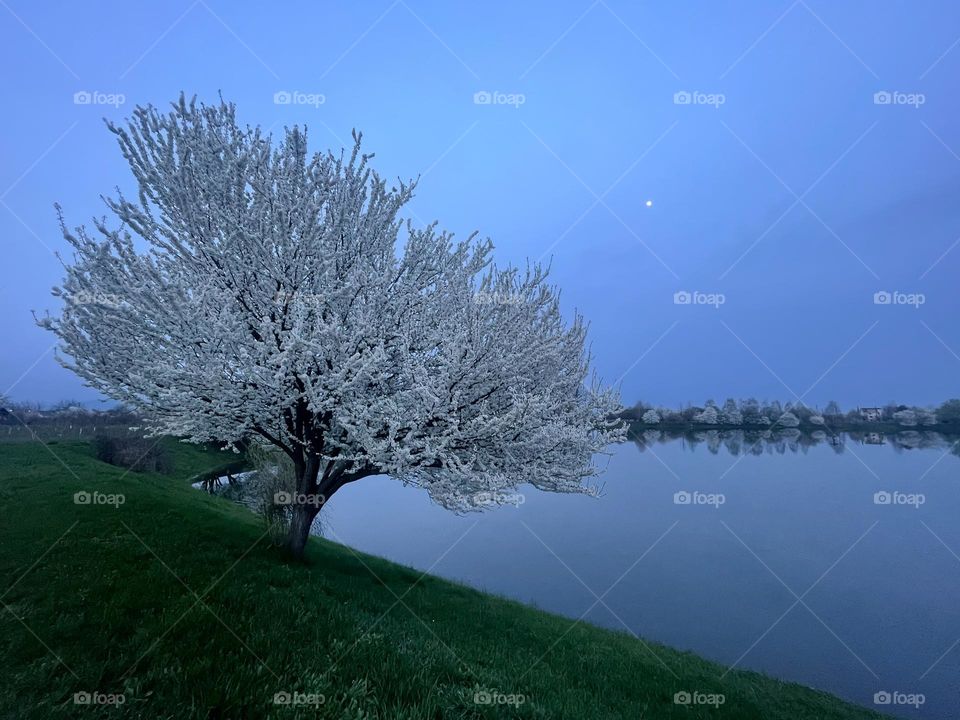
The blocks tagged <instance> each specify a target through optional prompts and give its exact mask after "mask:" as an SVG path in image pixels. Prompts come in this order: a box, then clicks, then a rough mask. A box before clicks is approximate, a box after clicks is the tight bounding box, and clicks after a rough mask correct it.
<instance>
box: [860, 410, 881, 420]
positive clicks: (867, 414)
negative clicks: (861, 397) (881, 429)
mask: <svg viewBox="0 0 960 720" xmlns="http://www.w3.org/2000/svg"><path fill="white" fill-rule="evenodd" d="M857 410H858V411H859V413H860V418H861V419H862V420H866V421H867V422H879V421H880V420H883V408H878V407H866V408H857Z"/></svg>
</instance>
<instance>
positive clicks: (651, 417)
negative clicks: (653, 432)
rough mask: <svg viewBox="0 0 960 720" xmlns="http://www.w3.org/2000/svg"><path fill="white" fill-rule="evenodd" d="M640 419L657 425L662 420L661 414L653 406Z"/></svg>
mask: <svg viewBox="0 0 960 720" xmlns="http://www.w3.org/2000/svg"><path fill="white" fill-rule="evenodd" d="M640 419H641V420H642V421H643V422H645V423H648V424H650V425H655V424H657V423H658V422H660V414H659V413H658V412H657V411H656V410H654V409H653V408H650V409H649V410H647V411H646V412H645V413H644V414H643V416H642V417H641V418H640Z"/></svg>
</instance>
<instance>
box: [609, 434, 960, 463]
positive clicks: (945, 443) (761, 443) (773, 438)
mask: <svg viewBox="0 0 960 720" xmlns="http://www.w3.org/2000/svg"><path fill="white" fill-rule="evenodd" d="M627 437H628V440H629V441H630V442H632V443H633V444H634V445H636V447H637V448H638V449H639V450H640V451H641V452H644V451H646V450H647V449H648V448H650V449H652V448H653V447H654V446H656V445H665V444H666V443H673V442H677V441H680V445H681V446H682V447H683V449H684V450H688V451H690V452H694V451H695V450H697V448H699V447H701V446H702V447H704V448H706V450H707V452H710V453H712V454H714V455H716V454H719V453H720V451H721V450H725V451H726V452H727V453H729V454H730V455H785V454H786V453H788V452H791V453H806V452H807V451H808V450H809V449H810V448H812V447H814V446H816V445H827V446H829V447H830V448H831V449H832V450H833V451H834V452H835V453H837V454H838V455H840V454H843V452H844V450H845V449H846V447H847V445H848V444H853V445H889V446H891V447H892V448H893V449H894V450H895V451H897V452H902V451H905V450H921V449H923V450H930V449H933V450H936V449H939V450H941V451H944V452H951V453H952V454H954V455H957V456H958V457H960V435H949V434H944V433H939V432H932V431H929V430H903V431H901V432H896V433H881V432H829V431H825V430H814V431H813V432H803V431H801V430H799V429H797V428H780V429H777V430H760V429H758V430H684V429H680V428H670V429H663V430H659V429H652V428H648V429H646V430H636V431H633V430H631V432H630V433H629V435H628V436H627Z"/></svg>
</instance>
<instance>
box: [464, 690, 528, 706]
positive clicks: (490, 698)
mask: <svg viewBox="0 0 960 720" xmlns="http://www.w3.org/2000/svg"><path fill="white" fill-rule="evenodd" d="M526 701H527V696H526V695H523V694H521V693H502V692H498V691H497V690H485V689H481V690H477V691H476V692H475V693H474V694H473V702H474V704H476V705H512V706H514V707H516V706H519V705H523V704H524V703H525V702H526Z"/></svg>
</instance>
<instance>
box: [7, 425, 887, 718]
mask: <svg viewBox="0 0 960 720" xmlns="http://www.w3.org/2000/svg"><path fill="white" fill-rule="evenodd" d="M172 448H173V451H174V453H175V456H176V468H175V472H174V475H172V476H166V477H164V476H157V475H136V474H124V472H123V471H122V470H121V469H119V468H116V467H113V466H109V465H105V464H103V463H100V462H98V461H97V460H96V459H94V457H93V455H92V453H91V449H90V447H89V446H88V445H86V444H84V443H80V442H69V443H55V444H51V445H50V446H49V450H50V451H52V453H55V454H56V456H57V457H54V456H53V455H52V454H51V453H50V452H48V451H47V450H45V449H44V448H43V447H42V446H41V445H40V444H38V443H35V442H33V443H8V444H3V445H2V446H0V504H2V505H0V506H2V508H3V513H2V516H0V583H2V584H0V599H2V603H3V605H2V606H0V655H2V659H0V718H59V717H71V718H73V717H104V718H107V717H109V718H119V717H124V718H178V719H181V718H192V717H198V718H204V717H213V718H259V717H276V718H299V717H310V718H338V719H339V718H354V719H357V720H359V719H360V718H384V719H390V720H393V719H401V720H402V719H404V718H493V717H511V718H513V717H516V718H550V719H553V718H571V719H576V720H583V719H585V718H624V719H627V718H629V720H638V719H639V718H657V719H659V718H736V719H737V720H745V719H749V718H766V719H769V718H774V719H776V718H783V719H784V720H786V719H789V720H798V719H799V718H868V717H874V718H875V717H879V716H878V715H877V714H875V713H872V712H870V711H867V710H864V709H862V708H858V707H855V706H852V705H849V704H846V703H844V702H842V701H840V700H838V699H837V698H834V697H832V696H830V695H827V694H825V693H821V692H817V691H814V690H810V689H808V688H804V687H801V686H799V685H794V684H789V683H782V682H778V681H776V680H772V679H770V678H767V677H764V676H761V675H758V674H756V673H750V672H739V671H735V672H731V673H730V674H728V675H726V676H725V677H724V678H723V679H721V678H720V676H721V675H722V674H723V672H724V668H722V667H721V666H719V665H716V664H714V663H710V662H707V661H705V660H703V659H701V658H698V657H697V656H695V655H692V654H689V653H681V652H677V651H675V650H671V649H669V648H665V647H662V646H659V645H654V644H651V645H649V646H645V645H644V644H642V643H641V642H639V641H637V640H636V639H634V638H632V637H630V636H629V635H626V634H622V633H615V632H611V631H608V630H603V629H600V628H596V627H592V626H589V625H586V624H579V625H576V626H574V627H573V629H570V628H571V623H572V621H570V620H569V619H565V618H562V617H558V616H555V615H551V614H548V613H544V612H540V611H538V610H535V609H532V608H529V607H526V606H524V605H521V604H518V603H515V602H512V601H508V600H505V599H502V598H498V597H494V596H491V595H486V594H483V593H480V592H477V591H475V590H472V589H469V588H467V587H464V586H461V585H457V584H454V583H450V582H447V581H444V580H441V579H439V578H435V577H431V576H425V577H422V578H421V576H420V573H418V572H416V571H414V570H411V569H408V568H405V567H401V566H398V565H395V564H393V563H389V562H386V561H384V560H381V559H377V558H374V557H370V556H366V555H360V554H356V553H355V552H354V551H352V550H351V549H349V548H346V547H343V546H340V545H337V544H334V543H331V542H328V541H324V540H320V539H313V540H312V541H311V544H310V547H309V549H308V557H309V562H308V563H307V564H305V565H298V564H291V563H287V562H285V561H284V560H283V559H282V557H281V555H280V553H279V551H278V550H276V549H275V548H273V547H271V546H270V545H269V543H268V541H267V539H266V538H265V536H264V530H265V529H264V527H263V525H262V521H260V520H259V519H258V518H257V517H256V516H254V515H253V514H252V513H250V512H248V511H247V510H245V509H243V508H240V507H238V506H235V505H232V504H230V503H229V502H227V501H225V500H223V499H220V498H216V497H211V496H208V495H205V494H203V493H201V492H198V491H196V490H193V489H191V488H190V487H189V484H188V483H187V482H186V480H187V479H188V478H189V477H192V476H195V475H197V474H198V473H203V472H204V471H209V470H211V469H213V468H216V467H219V466H223V465H225V464H227V463H229V462H231V461H232V460H234V459H235V457H234V456H225V455H219V454H216V453H213V452H210V451H205V450H203V449H200V448H195V447H191V446H184V445H172ZM61 460H62V462H61ZM94 490H96V491H98V492H101V493H104V494H122V495H123V496H124V502H123V504H122V505H120V506H119V507H112V506H107V505H76V504H74V501H73V496H74V493H76V492H78V491H88V492H92V491H94ZM398 598H401V600H398ZM648 648H652V650H653V652H655V653H656V655H657V656H659V657H660V658H661V659H662V663H661V662H660V661H659V660H657V659H656V658H655V657H654V655H653V654H652V653H651V650H650V649H648ZM684 690H686V691H699V692H703V693H722V694H723V695H724V696H725V702H724V704H723V705H721V706H720V707H719V708H716V709H714V708H712V707H709V706H683V705H677V704H674V702H673V698H674V693H676V692H678V691H684ZM81 691H88V692H93V691H97V692H100V693H104V694H119V693H122V694H123V697H124V702H123V704H122V705H120V706H103V705H100V706H97V705H90V706H78V705H76V704H74V693H76V692H81ZM281 691H286V692H291V693H292V692H299V693H314V694H315V695H317V696H320V695H322V696H323V702H322V704H318V705H316V706H313V707H303V706H297V707H290V706H283V705H276V704H274V702H273V699H274V695H275V693H277V692H281ZM483 691H489V692H498V693H502V694H503V695H511V694H512V695H523V696H524V700H525V701H524V702H523V703H522V704H519V705H484V704H478V703H477V702H475V695H476V693H477V692H483ZM318 699H319V698H318Z"/></svg>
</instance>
